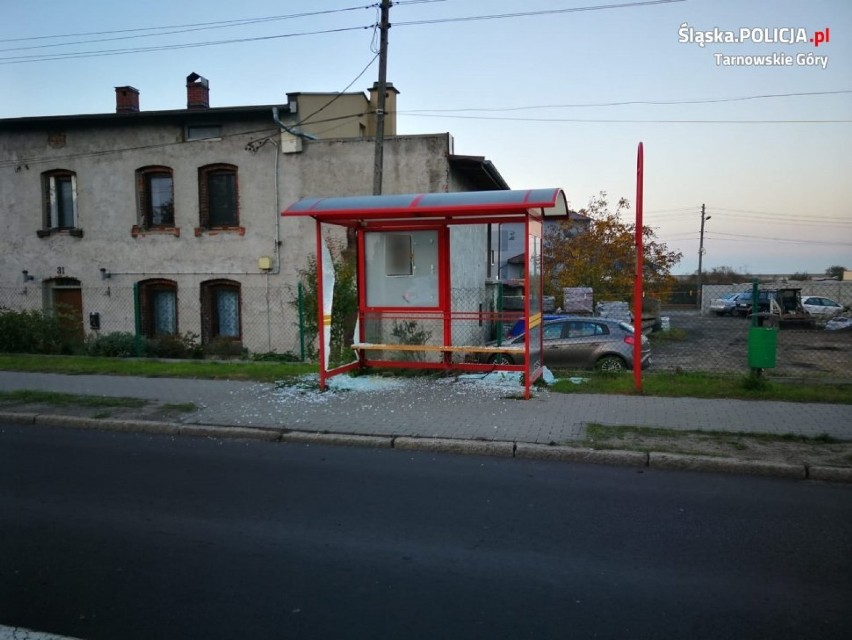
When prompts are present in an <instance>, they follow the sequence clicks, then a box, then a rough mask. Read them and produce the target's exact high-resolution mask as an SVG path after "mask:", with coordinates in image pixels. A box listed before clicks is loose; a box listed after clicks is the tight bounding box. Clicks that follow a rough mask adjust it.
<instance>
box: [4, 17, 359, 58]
mask: <svg viewBox="0 0 852 640" xmlns="http://www.w3.org/2000/svg"><path fill="white" fill-rule="evenodd" d="M372 28H374V25H364V26H360V27H339V28H336V29H321V30H317V31H301V32H296V33H283V34H277V35H271V36H255V37H252V38H234V39H232V40H212V41H209V42H192V43H186V44H173V45H160V46H154V47H137V48H128V49H102V50H100V51H87V52H71V53H55V54H48V55H42V56H36V55H27V56H7V57H0V65H5V64H22V63H26V62H45V61H50V60H73V59H77V58H99V57H103V56H115V55H127V54H131V53H150V52H152V51H166V50H171V49H193V48H197V47H210V46H217V45H221V44H236V43H241V42H260V41H263V40H279V39H281V38H296V37H301V36H315V35H321V34H328V33H342V32H344V31H361V30H366V29H372Z"/></svg>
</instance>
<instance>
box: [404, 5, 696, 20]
mask: <svg viewBox="0 0 852 640" xmlns="http://www.w3.org/2000/svg"><path fill="white" fill-rule="evenodd" d="M685 1H686V0H647V1H645V2H626V3H623V4H600V5H593V6H588V7H571V8H568V9H545V10H543V11H518V12H515V13H495V14H491V15H484V16H466V17H461V18H434V19H432V20H412V21H409V22H394V23H393V26H395V27H410V26H417V25H424V24H445V23H448V22H471V21H474V20H500V19H504V18H526V17H530V16H545V15H553V14H558V13H580V12H583V11H603V10H606V9H630V8H633V7H648V6H652V5H660V4H673V3H675V2H685Z"/></svg>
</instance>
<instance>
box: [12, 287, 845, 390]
mask: <svg viewBox="0 0 852 640" xmlns="http://www.w3.org/2000/svg"><path fill="white" fill-rule="evenodd" d="M761 286H762V287H768V286H769V285H761ZM784 286H796V287H799V286H801V288H802V293H803V297H805V298H807V297H820V298H825V299H829V300H831V301H834V302H837V303H838V304H839V305H840V309H838V310H836V311H832V312H831V314H830V315H829V314H823V315H814V318H815V324H814V327H815V328H811V329H792V328H791V329H787V328H782V329H781V330H779V331H778V334H777V347H776V358H775V360H776V362H775V367H773V368H772V369H767V370H766V373H767V374H769V375H773V376H779V377H788V378H808V379H812V380H824V381H841V382H852V313H850V305H852V282H837V281H834V282H816V281H814V282H807V283H794V284H786V283H785V285H784ZM743 290H750V285H730V286H719V285H713V286H705V287H704V290H703V296H702V298H703V299H702V305H701V308H700V309H699V308H698V305H697V303H695V304H686V305H671V304H669V305H664V306H663V307H662V309H661V311H660V314H661V318H660V322H658V323H655V329H656V330H655V331H653V333H651V340H652V355H651V358H652V363H651V367H650V368H649V370H648V372H649V373H653V372H655V371H664V372H719V373H746V372H748V371H749V359H748V353H749V338H748V336H749V328H750V327H751V326H752V321H751V320H750V319H748V318H745V317H741V316H738V315H730V314H727V313H721V314H717V313H715V312H714V311H712V310H711V305H712V301H713V300H714V299H716V298H718V297H720V296H721V295H723V294H725V293H729V292H732V291H743ZM174 293H175V295H174V305H173V307H169V306H168V305H166V306H165V311H163V310H161V312H162V313H163V315H162V317H160V318H159V319H158V318H156V317H155V316H156V312H155V309H154V307H156V306H157V304H156V302H155V298H156V297H157V295H159V294H157V293H156V292H153V293H150V292H149V295H148V299H147V302H146V300H145V294H144V293H143V294H140V293H139V292H138V291H137V290H136V289H135V288H134V287H133V286H129V287H128V286H116V285H114V284H111V283H110V282H109V281H103V283H101V284H100V285H99V286H95V287H86V286H85V285H84V286H82V287H81V286H76V287H68V288H63V287H61V286H52V287H48V286H46V285H42V284H35V283H32V282H28V283H26V284H23V285H20V286H17V287H6V288H0V308H2V309H3V310H12V311H25V310H31V311H48V312H50V311H52V310H54V309H56V308H61V309H63V310H64V311H67V310H69V309H71V310H72V311H73V312H72V313H70V314H67V315H68V316H69V317H70V318H71V320H70V322H71V323H72V324H73V325H74V327H72V328H73V330H74V331H73V332H74V333H75V335H77V336H78V338H79V341H80V343H81V344H82V342H83V340H86V341H88V342H91V341H93V340H95V339H97V338H99V337H101V338H103V337H104V336H107V335H110V334H116V333H125V334H127V333H129V334H136V333H137V331H138V332H140V333H143V334H144V333H145V332H146V327H147V328H150V327H151V326H152V323H156V322H157V321H161V322H163V323H165V324H166V325H168V324H169V323H170V322H173V326H174V328H175V333H176V334H178V335H180V336H187V335H188V336H189V337H190V338H191V339H193V340H196V341H197V343H198V344H199V345H200V346H201V347H202V351H203V352H204V353H206V354H207V355H210V356H214V357H215V356H220V357H221V356H252V355H258V354H281V355H286V356H289V357H292V359H295V360H308V361H310V360H312V359H314V358H315V357H316V353H317V347H316V336H315V335H311V333H312V332H311V331H310V330H309V329H308V330H306V328H305V325H306V322H305V314H306V313H308V312H307V311H306V310H305V309H304V304H303V296H302V295H300V294H301V293H302V292H301V291H300V288H298V287H275V286H269V287H266V286H245V285H242V286H240V287H239V289H238V293H237V296H236V298H234V297H233V296H232V297H230V298H228V297H227V296H226V297H223V298H222V299H221V300H219V302H218V303H217V302H216V300H217V299H215V290H212V289H211V290H207V289H205V288H204V286H203V285H202V284H197V285H195V286H192V285H189V286H183V285H181V286H180V288H179V289H178V290H175V292H174ZM163 295H165V296H166V297H168V294H163ZM211 296H214V298H211ZM161 306H162V305H161ZM506 306H507V305H505V304H504V300H503V297H502V295H501V291H500V287H499V286H488V287H485V288H481V289H453V290H452V310H451V312H450V313H449V314H448V315H447V316H446V317H445V316H444V315H443V314H441V313H440V312H420V311H410V310H405V309H403V310H397V311H395V312H383V313H369V314H366V315H365V316H364V317H363V318H362V322H363V323H364V330H365V340H366V341H367V342H372V343H382V344H406V343H409V344H410V343H420V344H435V345H441V344H444V342H443V341H444V335H445V332H446V331H447V330H449V331H450V335H451V336H452V340H451V343H452V344H453V345H457V346H459V345H460V346H464V345H469V346H477V345H484V344H485V343H487V342H489V341H493V340H498V339H505V337H506V336H507V333H508V331H509V329H510V328H511V326H512V325H513V324H514V323H515V322H516V321H517V320H519V319H521V318H522V317H523V312H522V310H519V309H507V308H506ZM508 306H511V305H508ZM815 313H816V312H815ZM228 314H231V316H233V317H231V316H228ZM222 316H228V317H222ZM843 318H846V319H848V320H847V321H846V322H845V323H844V320H843ZM832 319H833V320H832ZM830 320H832V322H829V321H830ZM313 326H314V327H315V326H316V322H314V323H313ZM833 327H839V328H836V329H835V328H833ZM844 327H845V328H844ZM353 337H354V336H345V338H344V339H345V340H347V341H349V340H352V338H353ZM347 350H348V342H347V345H346V346H345V348H344V349H343V351H347ZM406 357H410V356H406V355H400V358H406ZM429 357H435V356H433V355H430V356H429ZM453 357H454V359H456V358H463V357H464V355H463V354H462V353H458V354H454V356H453ZM545 364H547V362H546V357H545Z"/></svg>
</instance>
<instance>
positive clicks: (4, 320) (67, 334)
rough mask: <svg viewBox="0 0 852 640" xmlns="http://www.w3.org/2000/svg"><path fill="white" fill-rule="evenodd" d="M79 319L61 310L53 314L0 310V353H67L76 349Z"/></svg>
mask: <svg viewBox="0 0 852 640" xmlns="http://www.w3.org/2000/svg"><path fill="white" fill-rule="evenodd" d="M78 322H79V316H77V315H75V314H71V313H68V312H67V311H66V310H64V309H63V308H62V307H59V308H57V309H56V310H55V311H54V312H53V313H45V312H43V311H39V310H35V309H30V310H25V311H13V310H11V309H0V352H2V353H37V354H48V355H55V354H67V353H72V352H73V351H75V350H76V348H77V347H79V345H80V343H81V341H82V340H81V337H80V336H79V334H78V332H77V331H75V326H76V324H77V323H78Z"/></svg>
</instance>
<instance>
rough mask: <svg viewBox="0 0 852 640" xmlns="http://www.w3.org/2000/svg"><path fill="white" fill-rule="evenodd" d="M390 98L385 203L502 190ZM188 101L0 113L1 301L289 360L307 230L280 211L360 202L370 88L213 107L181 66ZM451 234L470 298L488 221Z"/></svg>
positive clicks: (309, 249)
mask: <svg viewBox="0 0 852 640" xmlns="http://www.w3.org/2000/svg"><path fill="white" fill-rule="evenodd" d="M397 93H398V92H397V90H396V89H395V88H394V87H393V86H392V85H389V87H388V91H387V94H386V95H387V98H386V99H387V101H388V106H387V113H388V115H387V116H386V123H385V132H386V138H385V142H384V172H383V175H384V177H383V185H384V187H383V192H384V193H426V192H445V191H468V190H492V189H507V188H508V185H507V184H506V183H505V181H504V180H503V179H502V177H501V176H500V174H499V172H497V170H496V169H495V168H494V167H493V165H492V164H491V163H490V162H488V161H487V160H485V159H484V158H481V157H476V156H457V155H455V154H454V153H453V140H452V137H451V136H450V135H449V134H448V133H440V134H435V135H415V136H404V135H397V134H396V122H395V115H394V114H395V111H396V109H395V107H394V105H395V103H396V96H397ZM186 95H187V104H186V108H181V109H175V110H165V111H144V110H142V109H141V106H140V92H139V91H138V90H137V89H136V88H134V87H131V86H122V87H116V88H115V96H116V110H115V113H106V114H91V115H63V116H45V117H27V118H12V119H3V120H0V220H2V223H3V228H4V233H3V235H2V238H0V265H2V267H3V268H2V270H0V307H5V308H9V309H44V310H48V311H49V310H52V309H57V308H59V307H60V305H61V306H62V307H63V308H64V309H65V310H66V311H69V313H68V314H67V316H68V317H71V318H72V320H71V322H72V324H74V325H75V330H77V331H79V332H80V333H81V334H86V335H92V334H98V333H111V332H119V331H121V332H137V333H141V334H143V335H146V336H149V337H157V336H164V335H166V336H169V335H184V334H187V333H190V334H195V335H197V336H198V337H199V339H200V340H201V341H202V343H203V344H205V345H215V344H221V345H226V346H232V347H235V348H238V349H242V348H245V349H248V350H249V351H252V352H267V351H274V352H279V353H281V352H287V351H291V352H298V351H297V350H298V346H299V343H298V316H297V312H296V309H295V307H294V305H293V304H292V302H293V300H294V298H295V296H296V289H297V283H298V280H299V274H300V271H301V270H303V269H304V268H305V267H306V266H307V264H308V262H309V257H310V256H311V255H312V254H313V253H314V250H315V246H316V245H315V242H314V233H315V228H314V226H313V225H312V224H310V223H307V222H305V221H299V220H284V219H282V217H281V216H280V212H281V211H282V209H284V208H285V207H286V206H287V205H289V204H290V203H292V202H294V201H296V200H298V199H299V198H302V197H306V196H345V195H364V194H369V193H371V191H372V182H373V164H374V161H373V158H374V148H375V143H374V139H373V137H372V136H373V134H374V132H375V115H374V114H375V109H374V105H375V103H376V87H375V86H374V87H373V88H372V89H371V90H370V92H369V95H365V94H363V93H352V94H320V93H291V94H288V99H287V102H286V103H285V104H280V105H254V106H240V107H211V106H210V83H209V82H208V81H207V80H206V79H205V78H203V77H202V76H200V75H198V74H196V73H192V74H190V75H189V76H187V78H186ZM464 233H468V234H472V235H471V237H470V242H471V243H473V244H471V245H469V246H474V247H475V246H481V247H482V259H481V260H470V259H465V258H464V257H463V256H460V257H459V258H458V260H456V259H455V258H454V264H455V265H456V266H457V268H456V270H455V271H454V284H457V285H458V286H459V287H461V288H470V289H471V290H473V291H480V292H484V291H485V288H486V281H487V279H488V273H487V269H488V265H487V263H488V260H487V259H486V255H487V254H486V251H487V249H486V247H487V237H488V229H487V228H486V227H484V226H483V227H481V228H476V229H468V230H465V231H464ZM338 240H339V241H341V242H343V238H338ZM480 263H481V265H482V266H481V267H480V266H477V265H479V264H480ZM454 268H455V267H454ZM482 295H485V293H483V294H482Z"/></svg>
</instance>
